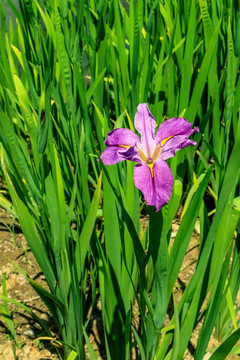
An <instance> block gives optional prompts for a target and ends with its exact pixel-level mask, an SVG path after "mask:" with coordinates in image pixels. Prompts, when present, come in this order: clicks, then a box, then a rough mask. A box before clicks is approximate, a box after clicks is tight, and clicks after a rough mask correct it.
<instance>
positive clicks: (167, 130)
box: [155, 118, 199, 145]
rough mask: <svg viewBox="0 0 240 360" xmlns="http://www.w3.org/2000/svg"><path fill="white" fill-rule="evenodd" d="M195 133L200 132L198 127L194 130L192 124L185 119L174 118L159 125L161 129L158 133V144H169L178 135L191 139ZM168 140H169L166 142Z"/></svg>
mask: <svg viewBox="0 0 240 360" xmlns="http://www.w3.org/2000/svg"><path fill="white" fill-rule="evenodd" d="M195 131H199V129H198V128H197V127H195V128H194V129H192V124H191V123H189V122H188V121H187V120H186V119H184V118H172V119H169V120H166V121H164V122H163V123H162V124H160V125H159V128H158V129H157V132H156V137H155V139H156V142H157V143H159V142H163V145H164V143H168V142H169V141H170V138H172V137H173V136H177V135H184V136H185V137H189V136H190V135H191V134H193V133H194V132H195ZM166 139H169V140H167V141H166V142H165V140H166Z"/></svg>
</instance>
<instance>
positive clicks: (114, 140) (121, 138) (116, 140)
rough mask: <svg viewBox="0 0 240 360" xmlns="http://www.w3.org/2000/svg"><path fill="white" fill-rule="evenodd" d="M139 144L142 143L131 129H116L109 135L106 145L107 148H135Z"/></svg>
mask: <svg viewBox="0 0 240 360" xmlns="http://www.w3.org/2000/svg"><path fill="white" fill-rule="evenodd" d="M138 143H140V139H139V137H138V136H137V134H135V132H133V131H132V130H130V129H115V130H113V131H111V132H110V133H108V136H107V139H106V140H105V145H107V146H114V145H122V146H134V145H136V144H138Z"/></svg>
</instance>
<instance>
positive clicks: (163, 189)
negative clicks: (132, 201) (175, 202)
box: [133, 159, 173, 211]
mask: <svg viewBox="0 0 240 360" xmlns="http://www.w3.org/2000/svg"><path fill="white" fill-rule="evenodd" d="M152 172H153V174H152ZM152 172H151V169H150V167H149V166H148V165H147V164H137V165H136V166H135V168H134V177H133V178H134V183H135V186H136V187H137V188H138V189H139V190H141V191H142V193H143V195H144V199H145V201H146V204H147V205H152V206H154V207H155V209H156V211H159V210H160V209H161V207H163V206H164V205H166V204H167V203H168V201H169V199H170V197H171V195H172V188H173V175H172V171H171V169H170V168H169V166H168V164H167V163H166V161H164V160H161V159H159V160H158V161H156V162H155V163H154V164H153V167H152ZM152 175H153V176H152Z"/></svg>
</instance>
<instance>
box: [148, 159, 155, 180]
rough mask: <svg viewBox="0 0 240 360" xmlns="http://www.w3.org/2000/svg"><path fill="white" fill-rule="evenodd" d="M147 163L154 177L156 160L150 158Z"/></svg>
mask: <svg viewBox="0 0 240 360" xmlns="http://www.w3.org/2000/svg"><path fill="white" fill-rule="evenodd" d="M147 165H148V167H149V169H150V170H151V175H152V178H153V165H154V162H153V161H151V160H148V161H147Z"/></svg>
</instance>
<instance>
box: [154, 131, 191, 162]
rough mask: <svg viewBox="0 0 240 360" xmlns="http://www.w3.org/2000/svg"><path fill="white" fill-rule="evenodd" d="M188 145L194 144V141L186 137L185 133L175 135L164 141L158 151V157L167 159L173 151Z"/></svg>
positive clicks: (171, 155)
mask: <svg viewBox="0 0 240 360" xmlns="http://www.w3.org/2000/svg"><path fill="white" fill-rule="evenodd" d="M189 145H196V141H193V140H190V139H188V138H187V137H186V136H185V135H177V136H174V137H172V138H171V139H169V140H168V141H166V143H165V144H164V145H163V148H162V151H161V153H160V158H161V159H163V160H166V159H169V158H171V157H173V156H174V155H175V153H176V152H177V151H178V150H180V149H183V148H185V147H186V146H189Z"/></svg>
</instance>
